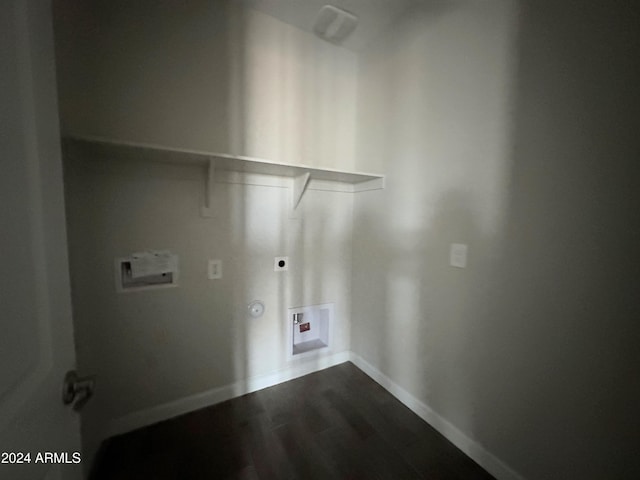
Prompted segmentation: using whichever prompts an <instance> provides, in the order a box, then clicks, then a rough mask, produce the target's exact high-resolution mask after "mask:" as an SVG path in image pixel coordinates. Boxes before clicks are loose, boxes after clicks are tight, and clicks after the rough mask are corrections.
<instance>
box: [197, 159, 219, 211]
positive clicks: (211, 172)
mask: <svg viewBox="0 0 640 480" xmlns="http://www.w3.org/2000/svg"><path fill="white" fill-rule="evenodd" d="M215 174H216V161H215V160H214V159H213V158H209V163H208V165H207V172H206V177H205V181H204V205H203V206H202V207H201V208H200V213H201V214H202V216H203V217H209V218H210V217H213V184H214V181H215Z"/></svg>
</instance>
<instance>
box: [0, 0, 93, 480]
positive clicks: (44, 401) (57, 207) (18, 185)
mask: <svg viewBox="0 0 640 480" xmlns="http://www.w3.org/2000/svg"><path fill="white" fill-rule="evenodd" d="M74 365H75V353H74V345H73V327H72V320H71V304H70V292H69V274H68V264H67V246H66V232H65V219H64V198H63V187H62V165H61V154H60V141H59V131H58V112H57V104H56V86H55V69H54V53H53V31H52V19H51V5H50V2H48V1H46V0H1V1H0V456H1V457H0V479H23V478H24V479H30V480H31V479H42V478H45V479H78V478H81V477H82V465H81V464H80V465H77V464H73V463H70V464H66V463H60V462H61V461H63V458H64V456H61V455H59V454H61V453H68V454H69V455H68V461H71V462H73V461H74V457H73V455H72V454H73V452H78V451H80V433H79V432H80V429H79V419H78V416H77V414H76V413H75V412H74V411H73V410H72V409H71V408H70V407H68V406H64V405H63V403H62V381H63V377H64V375H65V372H66V371H67V370H70V369H72V368H73V367H74ZM45 452H50V453H56V454H58V455H57V456H56V457H53V456H51V455H48V456H46V459H45V456H44V455H42V456H41V457H37V454H38V453H41V454H44V453H45ZM27 453H29V454H30V463H22V464H16V463H15V462H17V461H19V460H20V459H22V460H23V461H25V460H26V455H24V454H27ZM38 458H40V459H41V460H43V461H44V462H38V461H37V460H38ZM75 459H77V456H76V457H75ZM7 462H9V463H7Z"/></svg>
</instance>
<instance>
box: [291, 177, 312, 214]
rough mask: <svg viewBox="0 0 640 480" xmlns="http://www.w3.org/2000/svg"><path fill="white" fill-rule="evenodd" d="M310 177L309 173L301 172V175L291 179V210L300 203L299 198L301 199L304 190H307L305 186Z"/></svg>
mask: <svg viewBox="0 0 640 480" xmlns="http://www.w3.org/2000/svg"><path fill="white" fill-rule="evenodd" d="M310 179H311V174H310V173H309V172H306V173H303V174H302V175H300V176H298V177H295V178H294V179H293V189H292V192H293V197H292V200H293V204H292V205H293V210H295V209H296V208H297V207H298V205H299V204H300V200H302V196H303V195H304V192H306V191H307V187H308V186H309V180H310Z"/></svg>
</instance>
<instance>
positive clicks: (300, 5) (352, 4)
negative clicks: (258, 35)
mask: <svg viewBox="0 0 640 480" xmlns="http://www.w3.org/2000/svg"><path fill="white" fill-rule="evenodd" d="M419 1H420V0H244V2H245V4H247V5H248V6H250V7H252V8H255V9H256V10H258V11H260V12H262V13H266V14H267V15H271V16H272V17H275V18H277V19H278V20H281V21H283V22H285V23H288V24H290V25H294V26H296V27H298V28H300V29H301V30H304V31H307V32H313V23H314V21H315V18H316V15H317V14H318V11H319V10H320V9H321V8H322V7H323V6H324V5H327V4H330V5H334V6H336V7H339V8H342V9H344V10H347V11H348V12H351V13H353V14H354V15H356V16H357V17H358V25H357V27H356V30H355V32H353V33H352V34H351V35H350V36H349V37H348V38H346V39H345V40H344V42H343V43H342V45H343V46H344V47H346V48H349V49H350V50H356V51H357V50H360V49H361V48H362V47H364V46H365V45H366V44H367V43H369V42H370V41H371V40H372V39H373V38H375V37H377V36H378V35H380V34H381V33H382V32H383V31H384V30H386V29H387V27H388V26H389V25H390V24H391V23H392V22H393V21H394V20H396V19H397V18H398V17H399V16H400V15H401V14H402V13H403V12H404V11H405V10H406V9H407V8H408V7H409V6H411V5H413V4H415V3H417V2H419Z"/></svg>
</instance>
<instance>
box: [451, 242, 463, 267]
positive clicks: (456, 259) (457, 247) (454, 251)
mask: <svg viewBox="0 0 640 480" xmlns="http://www.w3.org/2000/svg"><path fill="white" fill-rule="evenodd" d="M449 264H450V265H451V266H452V267H458V268H466V267H467V246H466V245H465V244H463V243H452V244H451V250H450V251H449Z"/></svg>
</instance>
